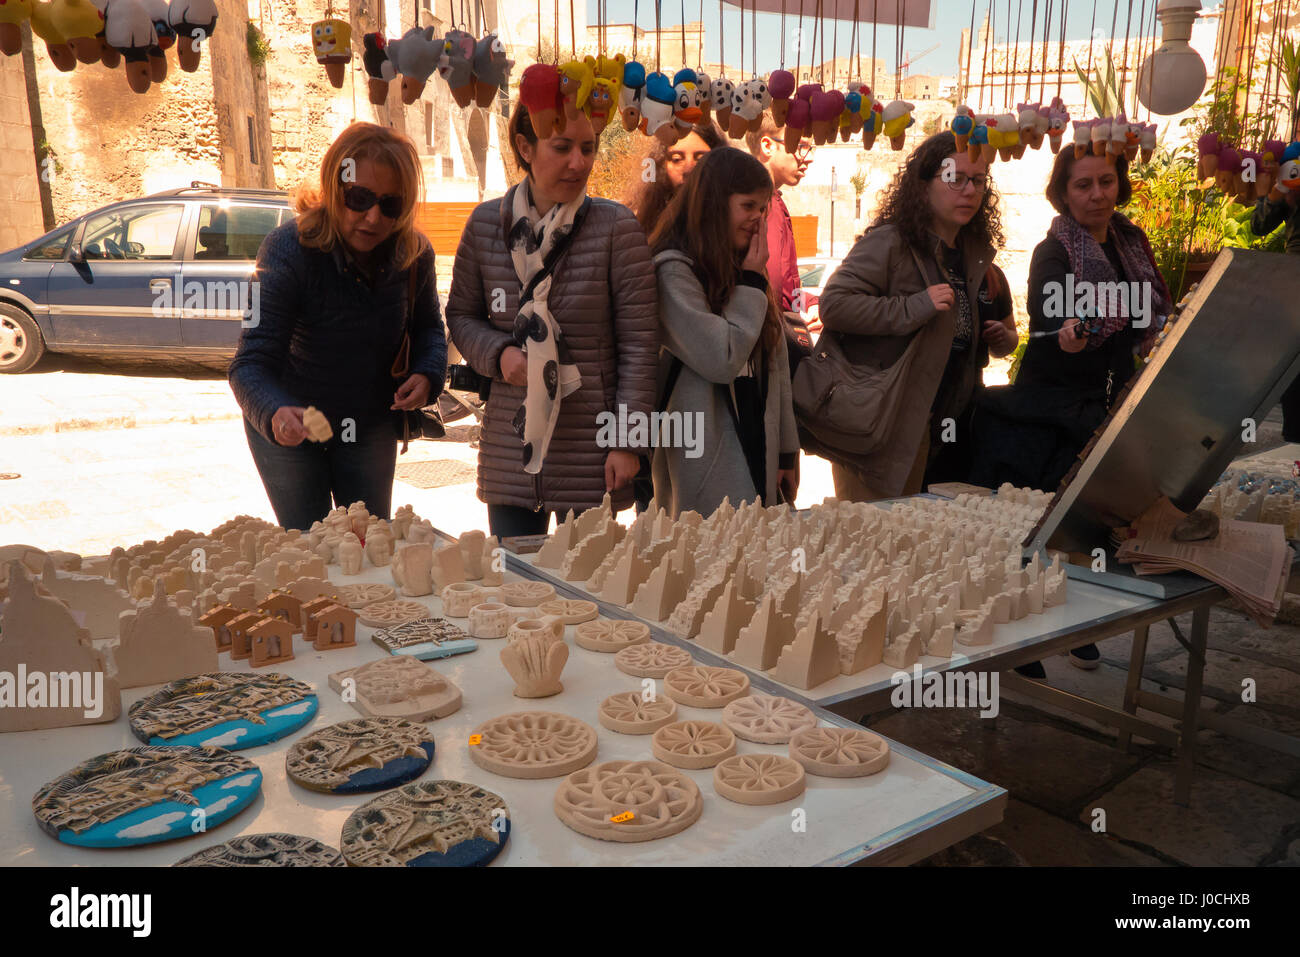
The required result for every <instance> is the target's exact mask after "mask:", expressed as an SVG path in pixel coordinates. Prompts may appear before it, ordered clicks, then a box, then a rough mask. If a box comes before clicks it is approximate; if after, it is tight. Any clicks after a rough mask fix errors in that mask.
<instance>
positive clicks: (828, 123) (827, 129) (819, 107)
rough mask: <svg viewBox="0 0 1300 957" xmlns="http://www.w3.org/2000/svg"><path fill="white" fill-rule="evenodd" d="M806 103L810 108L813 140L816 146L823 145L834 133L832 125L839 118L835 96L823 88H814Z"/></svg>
mask: <svg viewBox="0 0 1300 957" xmlns="http://www.w3.org/2000/svg"><path fill="white" fill-rule="evenodd" d="M808 105H809V107H810V108H811V110H812V113H811V115H812V137H813V142H814V143H816V144H817V145H818V146H824V145H825V144H826V142H827V140H829V139H830V138H831V136H833V135H834V134H833V132H832V127H833V126H834V124H835V121H836V120H838V119H839V111H838V110H836V109H835V97H833V96H831V95H830V94H829V93H827V92H826V91H825V90H816V91H814V92H813V94H812V96H811V97H810V98H809V100H808Z"/></svg>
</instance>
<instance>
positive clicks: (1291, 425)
mask: <svg viewBox="0 0 1300 957" xmlns="http://www.w3.org/2000/svg"><path fill="white" fill-rule="evenodd" d="M1282 441H1284V442H1300V376H1298V377H1296V379H1295V381H1293V382H1292V383H1291V384H1290V385H1289V386H1287V387H1286V391H1285V392H1283V393H1282Z"/></svg>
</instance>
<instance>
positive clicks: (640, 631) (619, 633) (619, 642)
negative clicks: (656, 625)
mask: <svg viewBox="0 0 1300 957" xmlns="http://www.w3.org/2000/svg"><path fill="white" fill-rule="evenodd" d="M573 640H574V642H575V643H576V644H577V645H578V647H580V648H586V649H587V650H588V651H603V652H606V653H609V654H612V653H614V652H617V651H622V650H623V649H624V648H627V647H628V646H629V645H640V644H644V643H645V642H647V641H649V640H650V626H649V625H647V624H646V623H645V622H643V621H625V620H619V621H610V620H609V619H608V618H600V619H597V620H596V621H584V622H583V623H582V624H581V625H574V627H573Z"/></svg>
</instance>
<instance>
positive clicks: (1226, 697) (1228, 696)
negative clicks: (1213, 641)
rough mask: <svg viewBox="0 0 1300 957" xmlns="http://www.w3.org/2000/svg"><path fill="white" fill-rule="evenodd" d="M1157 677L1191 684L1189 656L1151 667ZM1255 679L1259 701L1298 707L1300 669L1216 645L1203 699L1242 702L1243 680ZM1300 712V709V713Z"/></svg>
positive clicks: (1207, 664)
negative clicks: (1299, 670) (1268, 661)
mask: <svg viewBox="0 0 1300 957" xmlns="http://www.w3.org/2000/svg"><path fill="white" fill-rule="evenodd" d="M1147 674H1149V675H1150V676H1151V677H1152V678H1153V679H1155V680H1157V681H1160V682H1161V683H1164V684H1169V685H1172V686H1173V687H1176V688H1180V689H1182V688H1185V687H1186V686H1187V658H1186V656H1184V657H1182V658H1171V659H1169V660H1168V661H1164V662H1161V663H1159V664H1157V665H1153V666H1151V667H1150V668H1148V669H1147ZM1246 678H1253V679H1254V681H1255V700H1256V701H1257V702H1258V703H1260V704H1263V705H1266V706H1268V707H1269V708H1270V710H1277V709H1291V710H1295V709H1296V708H1297V705H1298V704H1300V672H1296V671H1292V670H1290V669H1287V668H1279V667H1274V666H1271V665H1266V664H1263V663H1261V662H1258V661H1252V660H1250V659H1248V658H1243V657H1241V656H1240V655H1236V654H1232V653H1230V652H1226V651H1217V650H1215V649H1213V648H1210V649H1207V650H1206V652H1205V671H1204V677H1203V685H1202V689H1201V696H1202V698H1217V699H1219V700H1220V701H1223V702H1225V703H1231V704H1239V703H1241V695H1242V688H1243V685H1242V682H1243V680H1244V679H1246ZM1298 713H1300V712H1298Z"/></svg>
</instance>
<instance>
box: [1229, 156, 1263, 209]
mask: <svg viewBox="0 0 1300 957" xmlns="http://www.w3.org/2000/svg"><path fill="white" fill-rule="evenodd" d="M1263 168H1264V157H1263V155H1262V154H1260V153H1256V152H1255V151H1254V150H1242V151H1241V171H1240V172H1239V173H1237V175H1236V176H1234V177H1233V181H1232V190H1233V192H1232V194H1233V196H1235V197H1236V199H1237V202H1239V203H1244V204H1245V205H1247V206H1253V205H1254V203H1255V200H1256V199H1258V198H1259V196H1260V191H1259V181H1260V179H1261V177H1262V176H1263V175H1266V174H1264V173H1263ZM1248 170H1249V171H1250V172H1249V177H1247V171H1248ZM1270 185H1271V184H1270Z"/></svg>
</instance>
